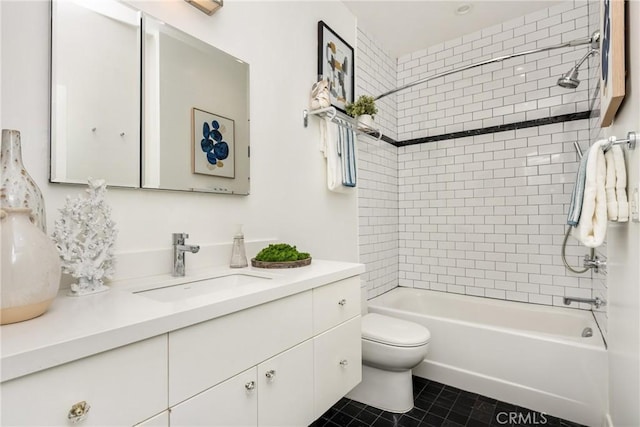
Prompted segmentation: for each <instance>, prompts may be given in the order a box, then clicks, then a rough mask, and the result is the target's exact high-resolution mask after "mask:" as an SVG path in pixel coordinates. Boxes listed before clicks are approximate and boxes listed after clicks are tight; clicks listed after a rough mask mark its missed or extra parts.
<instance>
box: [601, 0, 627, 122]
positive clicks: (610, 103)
mask: <svg viewBox="0 0 640 427" xmlns="http://www.w3.org/2000/svg"><path fill="white" fill-rule="evenodd" d="M600 4H601V6H600V40H601V42H600V43H601V45H600V60H601V61H602V62H601V64H600V73H601V77H600V117H601V118H602V123H601V125H600V126H601V127H607V126H610V125H611V123H612V122H613V119H614V117H615V115H616V112H617V111H618V107H619V106H620V103H622V99H623V98H624V95H625V43H624V32H625V31H624V0H602V1H601V3H600Z"/></svg>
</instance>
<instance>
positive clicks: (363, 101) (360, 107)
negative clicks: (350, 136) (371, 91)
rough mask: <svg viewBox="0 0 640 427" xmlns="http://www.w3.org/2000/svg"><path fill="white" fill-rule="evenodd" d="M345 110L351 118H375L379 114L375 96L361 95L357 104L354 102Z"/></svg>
mask: <svg viewBox="0 0 640 427" xmlns="http://www.w3.org/2000/svg"><path fill="white" fill-rule="evenodd" d="M345 110H346V112H347V114H348V115H350V116H351V117H358V116H362V115H365V114H368V115H370V116H375V115H376V114H377V113H378V107H376V102H375V99H374V98H373V96H368V95H361V96H359V97H358V100H357V101H356V102H352V103H350V104H347V105H346V106H345Z"/></svg>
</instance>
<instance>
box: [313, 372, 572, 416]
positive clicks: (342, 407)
mask: <svg viewBox="0 0 640 427" xmlns="http://www.w3.org/2000/svg"><path fill="white" fill-rule="evenodd" d="M413 394H414V396H415V407H414V408H413V409H412V410H411V411H409V412H407V413H406V414H394V413H392V412H386V411H382V410H380V409H377V408H374V407H372V406H367V405H364V404H362V403H359V402H356V401H354V400H350V399H347V398H344V399H341V400H340V401H339V402H338V403H336V404H335V405H334V406H333V407H332V408H331V409H329V410H328V411H327V412H325V413H324V414H323V415H322V416H321V417H320V418H319V419H317V420H316V421H315V422H314V423H313V424H312V425H311V426H312V427H325V426H326V427H336V426H340V427H345V426H349V427H371V426H373V427H418V426H420V427H504V426H518V427H520V426H550V427H580V424H576V423H572V422H570V421H566V420H562V419H559V418H555V417H552V416H550V415H546V414H541V413H539V412H535V411H531V410H529V409H526V408H522V407H519V406H516V405H511V404H509V403H504V402H500V401H497V400H495V399H491V398H488V397H484V396H481V395H479V394H475V393H470V392H467V391H464V390H460V389H457V388H455V387H450V386H447V385H444V384H440V383H437V382H435V381H429V380H425V379H423V378H418V377H413ZM509 417H511V420H510V419H509Z"/></svg>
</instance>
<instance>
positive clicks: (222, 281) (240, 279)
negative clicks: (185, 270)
mask: <svg viewBox="0 0 640 427" xmlns="http://www.w3.org/2000/svg"><path fill="white" fill-rule="evenodd" d="M269 280H271V277H265V276H256V275H252V274H246V273H232V274H227V275H224V276H219V277H213V278H209V279H201V280H195V281H191V282H186V283H184V282H183V283H179V284H175V285H161V286H159V287H156V288H150V289H144V290H139V291H135V292H133V293H134V294H137V295H140V296H143V297H147V298H151V299H154V300H156V301H161V302H173V301H180V300H185V299H189V298H194V297H198V296H203V295H207V294H212V293H220V292H230V291H234V290H237V289H239V288H243V287H248V286H251V285H256V284H257V285H260V284H263V283H264V282H266V281H269Z"/></svg>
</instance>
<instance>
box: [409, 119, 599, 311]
mask: <svg viewBox="0 0 640 427" xmlns="http://www.w3.org/2000/svg"><path fill="white" fill-rule="evenodd" d="M588 137H589V121H588V120H579V121H573V122H565V123H558V124H552V125H546V126H540V127H533V128H527V129H520V130H515V131H506V132H498V133H494V134H487V135H480V136H474V137H467V138H460V139H455V140H445V141H438V142H435V143H427V144H418V145H412V146H407V147H401V148H400V149H399V151H398V165H399V192H400V197H399V208H400V209H399V216H400V235H399V238H400V264H399V268H400V273H399V285H400V286H407V287H415V288H424V289H433V290H439V291H446V292H453V293H462V294H469V295H478V296H484V297H490V298H500V299H507V300H515V301H523V302H530V303H535V304H548V305H563V302H562V297H563V296H565V295H572V296H578V297H585V298H588V297H591V279H590V277H588V276H587V277H582V276H580V275H574V274H572V273H569V272H567V270H566V269H565V267H564V265H563V263H562V260H561V257H560V248H561V246H562V241H563V238H564V231H565V227H566V213H567V210H568V205H569V196H570V194H571V189H572V188H573V182H574V180H575V173H576V168H577V165H578V163H577V154H576V151H575V149H574V147H573V141H588ZM585 145H586V142H585ZM585 253H586V252H585V249H584V248H583V247H579V246H578V245H577V244H576V243H575V242H572V243H570V244H569V246H568V248H567V255H568V257H567V258H568V261H569V263H571V264H572V265H576V266H577V265H580V263H581V259H580V258H581V257H582V256H583V255H584V254H585ZM583 308H588V306H586V307H583Z"/></svg>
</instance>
